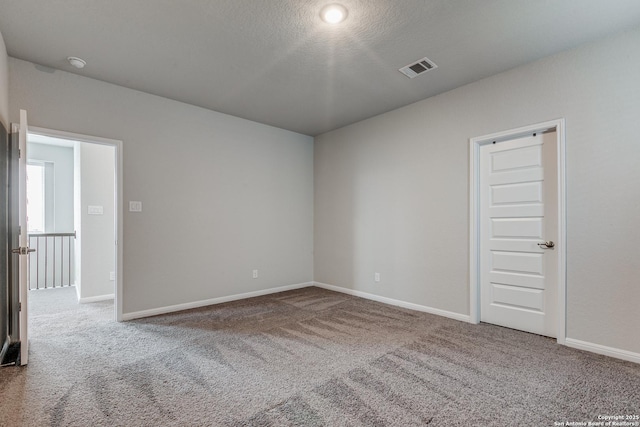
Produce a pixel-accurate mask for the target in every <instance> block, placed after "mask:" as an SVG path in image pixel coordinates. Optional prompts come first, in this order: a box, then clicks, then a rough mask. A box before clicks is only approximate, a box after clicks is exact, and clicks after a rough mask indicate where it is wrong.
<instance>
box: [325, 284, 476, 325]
mask: <svg viewBox="0 0 640 427" xmlns="http://www.w3.org/2000/svg"><path fill="white" fill-rule="evenodd" d="M313 285H314V286H317V287H319V288H323V289H328V290H330V291H335V292H342V293H343V294H349V295H353V296H356V297H360V298H364V299H369V300H372V301H377V302H382V303H385V304H389V305H395V306H397V307H402V308H408V309H409V310H416V311H422V312H424V313H429V314H435V315H437V316H443V317H448V318H450V319H455V320H460V321H461V322H467V323H471V316H469V315H468V314H460V313H454V312H452V311H447V310H440V309H439V308H433V307H427V306H425V305H419V304H414V303H411V302H406V301H400V300H397V299H393V298H387V297H382V296H380V295H375V294H370V293H368V292H362V291H356V290H354V289H348V288H343V287H340V286H334V285H327V284H326V283H320V282H313Z"/></svg>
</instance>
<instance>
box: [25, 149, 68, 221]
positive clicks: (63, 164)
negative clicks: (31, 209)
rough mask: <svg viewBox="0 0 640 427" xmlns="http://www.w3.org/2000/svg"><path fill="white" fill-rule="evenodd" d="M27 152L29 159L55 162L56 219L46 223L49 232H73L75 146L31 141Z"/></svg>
mask: <svg viewBox="0 0 640 427" xmlns="http://www.w3.org/2000/svg"><path fill="white" fill-rule="evenodd" d="M27 153H28V154H27V155H28V156H29V160H36V161H41V162H51V163H53V193H54V194H53V206H54V210H53V213H54V214H53V220H54V221H53V223H52V224H49V223H47V224H45V226H46V228H47V230H46V231H47V233H71V232H73V148H70V147H59V146H56V145H46V144H38V143H33V142H30V143H29V147H28V150H27ZM46 197H47V199H48V198H49V195H47V196H46Z"/></svg>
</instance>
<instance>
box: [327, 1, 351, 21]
mask: <svg viewBox="0 0 640 427" xmlns="http://www.w3.org/2000/svg"><path fill="white" fill-rule="evenodd" d="M347 14H348V12H347V8H346V7H344V6H343V5H341V4H330V5H327V6H325V7H323V8H322V10H321V11H320V17H321V18H322V20H323V21H324V22H326V23H327V24H339V23H341V22H342V21H344V20H345V19H346V18H347Z"/></svg>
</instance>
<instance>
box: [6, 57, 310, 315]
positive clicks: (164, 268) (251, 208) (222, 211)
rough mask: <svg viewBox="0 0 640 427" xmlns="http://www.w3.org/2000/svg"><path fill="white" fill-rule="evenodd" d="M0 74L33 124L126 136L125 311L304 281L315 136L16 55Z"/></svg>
mask: <svg viewBox="0 0 640 427" xmlns="http://www.w3.org/2000/svg"><path fill="white" fill-rule="evenodd" d="M9 74H10V78H11V87H10V97H11V111H12V112H14V114H17V111H18V110H19V109H20V108H24V109H26V110H28V113H29V123H30V124H31V125H33V126H37V127H43V128H48V129H57V130H63V131H68V132H75V133H80V134H85V135H93V136H99V137H105V138H113V139H118V140H122V141H123V152H124V195H123V196H124V197H123V198H124V201H125V202H124V203H125V212H124V218H123V220H124V241H123V242H122V243H123V251H124V268H123V273H124V281H123V282H124V295H123V297H124V298H123V302H124V312H125V313H131V312H136V311H139V310H145V309H153V308H158V307H165V306H170V305H174V304H180V303H188V302H194V301H200V300H205V299H209V298H216V297H223V296H228V295H235V294H240V293H245V292H252V291H259V290H263V289H268V288H272V287H277V286H282V285H288V284H297V283H304V282H308V281H310V280H312V274H313V269H312V263H313V260H312V249H313V248H312V246H313V243H312V240H313V234H312V233H313V225H312V221H313V140H312V138H310V137H307V136H303V135H300V134H296V133H293V132H289V131H285V130H282V129H277V128H273V127H270V126H265V125H261V124H258V123H255V122H251V121H247V120H243V119H239V118H235V117H232V116H228V115H224V114H220V113H216V112H213V111H209V110H205V109H202V108H197V107H194V106H190V105H187V104H183V103H179V102H175V101H171V100H168V99H165V98H160V97H157V96H152V95H148V94H145V93H142V92H137V91H134V90H130V89H126V88H123V87H120V86H115V85H111V84H107V83H104V82H100V81H97V80H92V79H88V78H84V77H81V76H77V75H74V74H71V73H66V72H63V71H53V70H52V71H51V72H45V71H40V70H37V69H36V68H35V66H34V64H32V63H29V62H25V61H21V60H17V59H14V58H10V59H9ZM12 117H13V116H12ZM14 119H15V117H14ZM129 200H140V201H142V202H143V212H141V213H130V212H128V209H126V208H127V207H128V201H129ZM253 269H259V271H260V276H259V278H258V279H252V278H251V273H252V270H253Z"/></svg>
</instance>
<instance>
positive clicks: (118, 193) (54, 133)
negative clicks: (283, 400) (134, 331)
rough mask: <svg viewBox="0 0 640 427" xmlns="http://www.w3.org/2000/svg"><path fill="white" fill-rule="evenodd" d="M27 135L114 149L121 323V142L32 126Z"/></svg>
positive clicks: (116, 305) (117, 305)
mask: <svg viewBox="0 0 640 427" xmlns="http://www.w3.org/2000/svg"><path fill="white" fill-rule="evenodd" d="M29 133H35V134H38V135H44V136H49V137H53V138H60V139H67V140H71V141H79V142H88V143H91V144H101V145H109V146H112V147H114V148H115V167H116V170H115V178H116V184H115V187H116V200H115V229H116V242H115V250H116V265H115V267H114V268H115V272H116V283H115V285H114V291H115V293H114V299H115V302H114V304H113V305H114V311H115V318H116V321H117V322H122V321H123V320H124V319H123V317H122V310H123V295H124V291H123V289H124V280H123V274H122V270H123V268H122V266H123V259H124V258H123V254H122V241H123V236H124V231H123V218H124V216H123V203H122V200H123V194H124V187H123V179H122V175H123V172H122V171H123V164H124V163H123V153H122V145H123V144H122V141H120V140H117V139H110V138H101V137H99V136H90V135H83V134H79V133H72V132H65V131H60V130H54V129H45V128H38V127H34V126H30V127H29Z"/></svg>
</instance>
